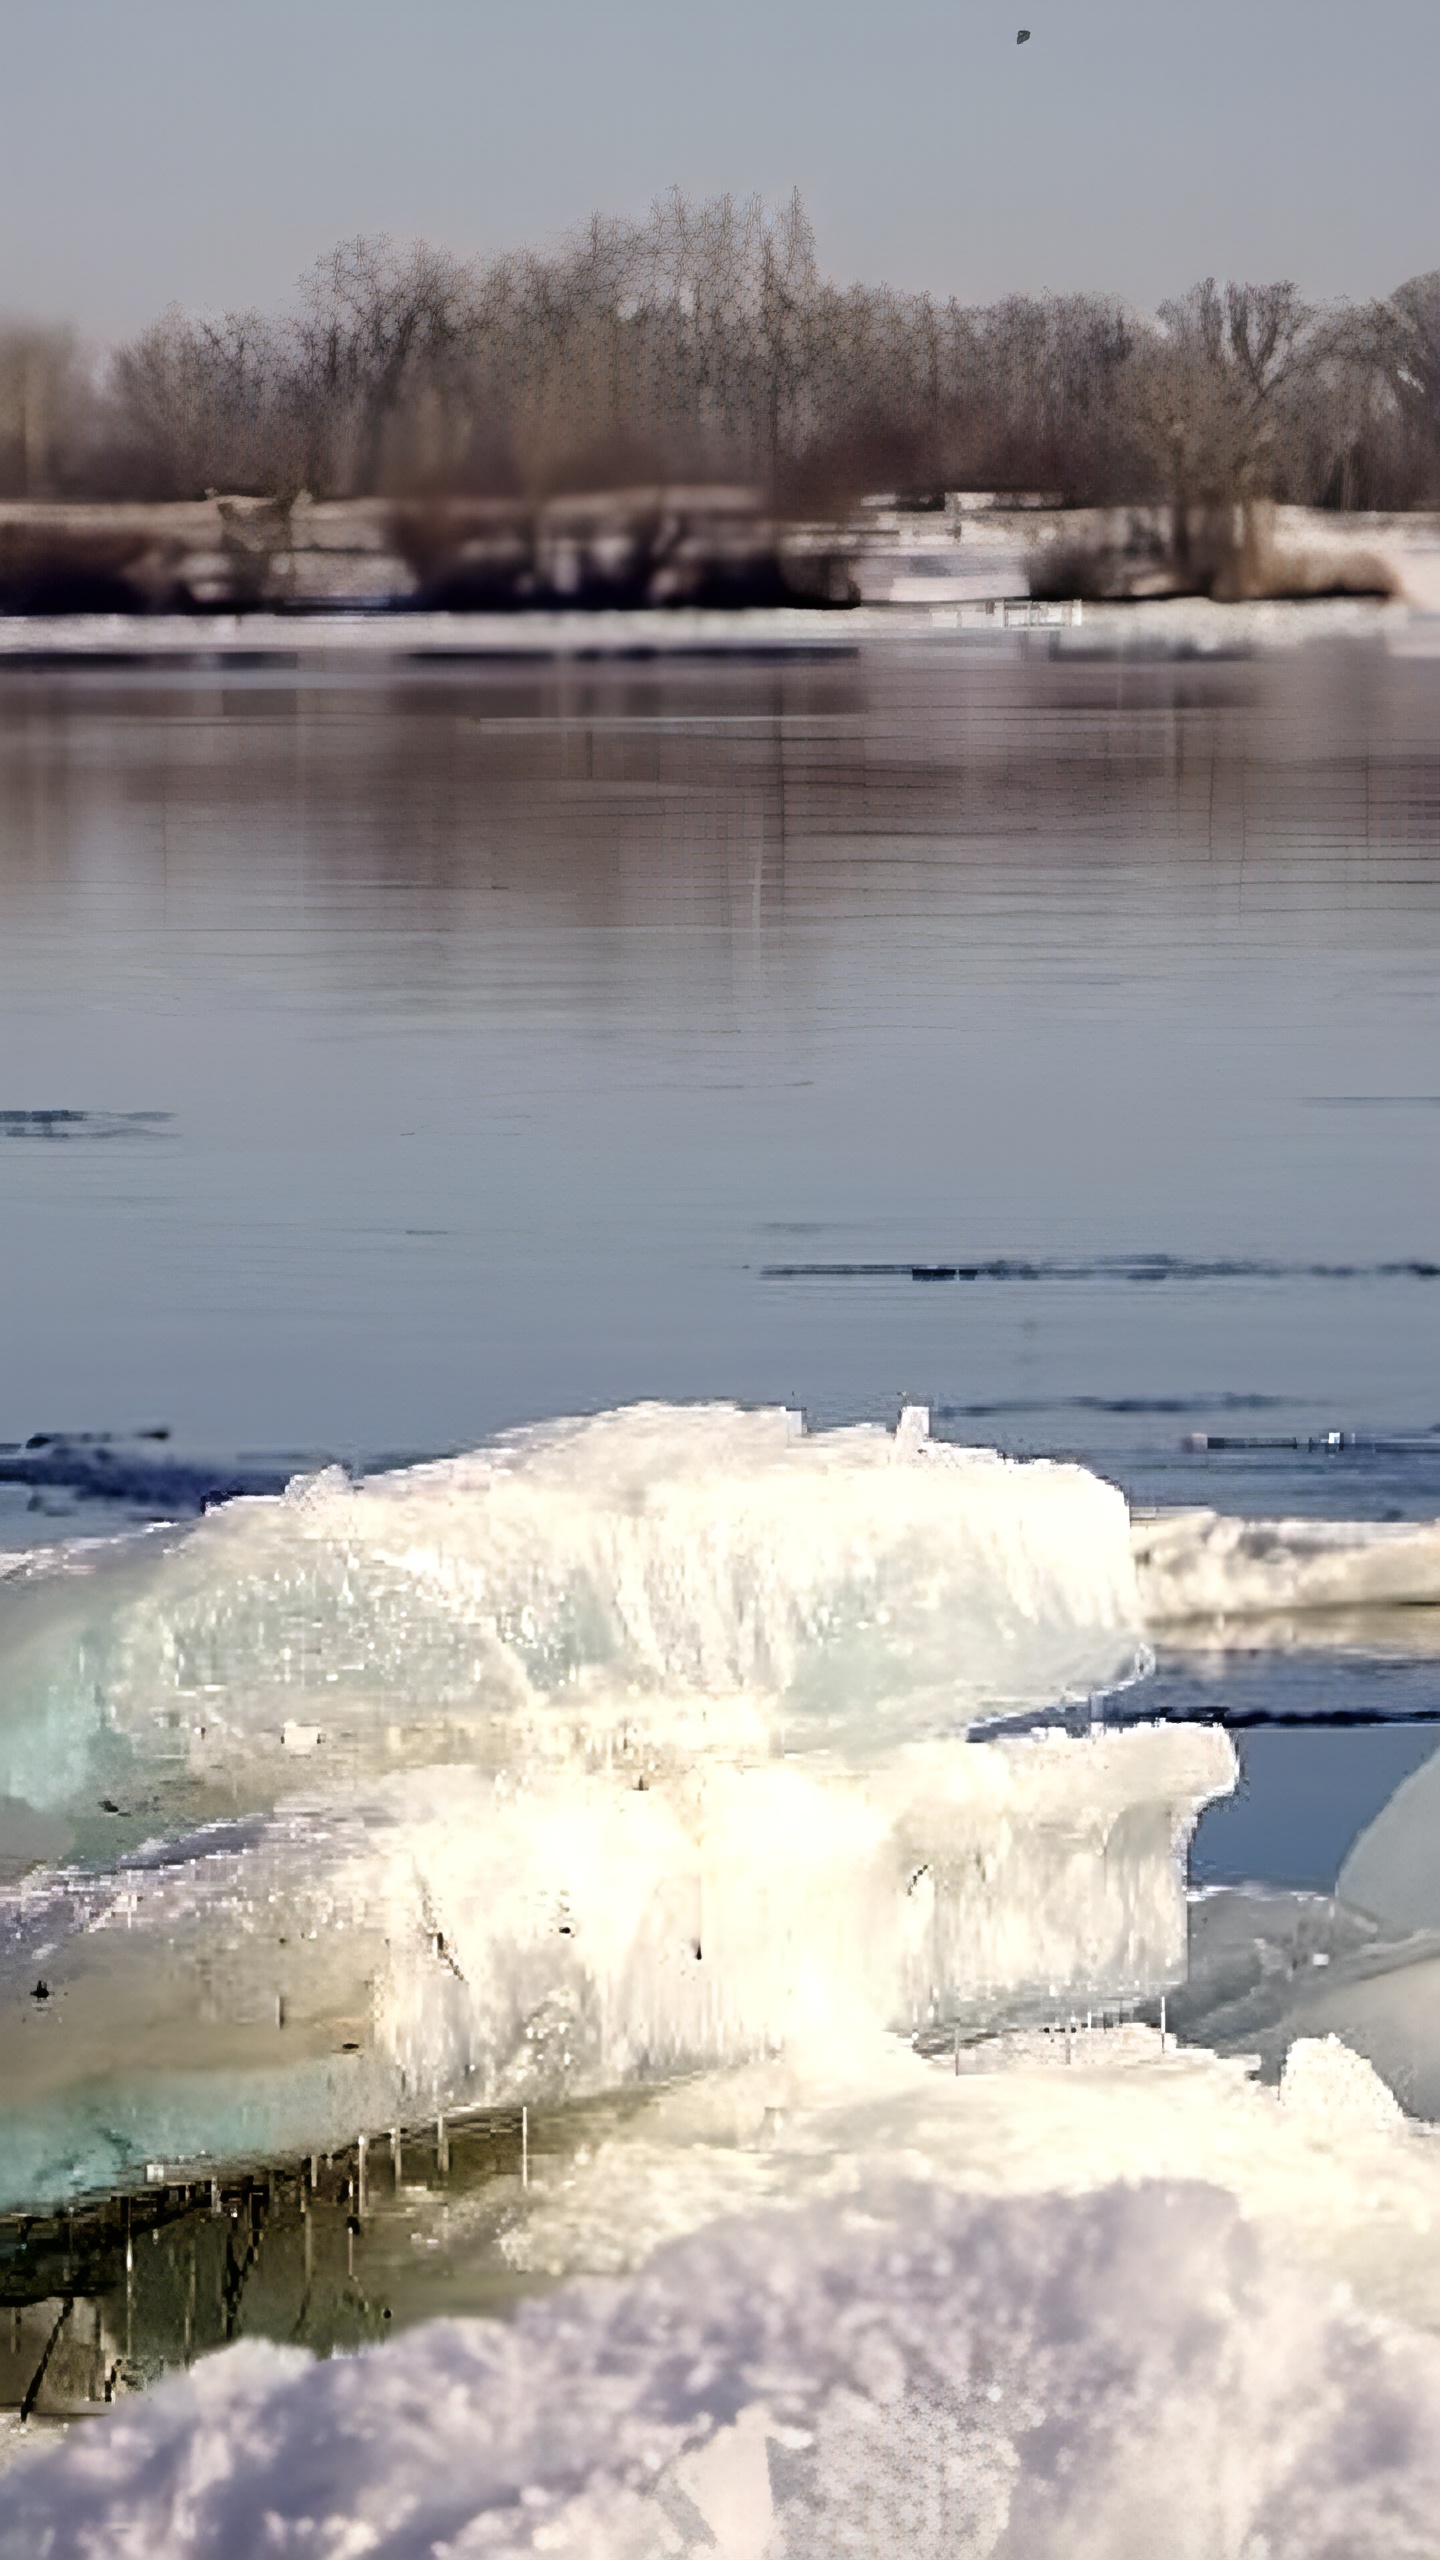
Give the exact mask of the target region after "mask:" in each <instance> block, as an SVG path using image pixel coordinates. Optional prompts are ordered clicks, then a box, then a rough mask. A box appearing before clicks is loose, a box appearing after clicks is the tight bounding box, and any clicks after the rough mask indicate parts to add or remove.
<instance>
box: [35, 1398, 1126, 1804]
mask: <svg viewBox="0 0 1440 2560" xmlns="http://www.w3.org/2000/svg"><path fill="white" fill-rule="evenodd" d="M1137 1624H1138V1606H1137V1600H1136V1590H1135V1578H1134V1570H1133V1566H1132V1564H1131V1561H1130V1554H1129V1547H1128V1538H1127V1523H1126V1513H1125V1506H1124V1502H1123V1500H1122V1497H1121V1496H1120V1494H1119V1493H1117V1492H1116V1491H1115V1489H1114V1488H1113V1487H1112V1486H1109V1485H1105V1484H1102V1483H1101V1482H1100V1481H1099V1480H1098V1479H1097V1478H1096V1477H1094V1476H1092V1475H1089V1474H1087V1473H1086V1471H1085V1470H1084V1469H1082V1468H1079V1467H1074V1466H1060V1465H1052V1464H1050V1463H1049V1462H1045V1461H1039V1462H1035V1463H1032V1464H1028V1465H1017V1464H1014V1463H1012V1462H1010V1461H1007V1460H1005V1459H1002V1458H999V1457H997V1456H995V1455H994V1453H993V1452H989V1451H985V1450H962V1449H954V1448H950V1447H946V1446H941V1445H937V1444H934V1443H932V1442H931V1441H930V1440H929V1438H928V1436H927V1432H926V1426H925V1417H924V1416H923V1414H920V1413H913V1414H909V1415H907V1416H906V1417H905V1419H904V1421H903V1422H902V1425H901V1427H900V1429H899V1431H898V1432H896V1433H894V1434H890V1433H887V1432H884V1431H881V1430H878V1429H873V1428H870V1427H868V1426H866V1427H861V1428H856V1429H852V1430H843V1431H830V1432H822V1433H816V1434H814V1435H808V1436H807V1435H806V1434H805V1433H804V1431H803V1430H802V1428H801V1426H800V1424H799V1421H798V1418H797V1417H796V1416H794V1415H791V1414H787V1413H784V1412H779V1411H768V1412H759V1413H744V1412H741V1411H739V1410H737V1409H736V1408H735V1407H733V1406H728V1405H711V1406H700V1407H676V1406H666V1405H641V1406H635V1407H632V1408H629V1409H628V1410H625V1411H621V1412H616V1413H605V1414H599V1415H596V1416H594V1417H592V1418H591V1419H589V1420H587V1421H577V1422H562V1423H553V1424H548V1425H545V1426H544V1427H541V1428H537V1429H534V1430H531V1431H526V1432H521V1433H517V1434H515V1435H514V1436H513V1437H511V1438H510V1439H508V1440H505V1441H502V1442H500V1443H498V1444H497V1445H496V1446H494V1447H493V1448H491V1449H489V1450H485V1451H482V1452H479V1453H477V1454H476V1455H474V1456H471V1457H468V1458H457V1459H453V1460H448V1461H445V1462H443V1463H440V1464H436V1465H431V1466H425V1467H419V1468H414V1469H411V1470H408V1471H405V1472H402V1473H397V1474H392V1475H386V1476H377V1477H374V1478H371V1479H369V1480H367V1481H366V1482H364V1483H362V1484H358V1485H356V1484H351V1483H350V1482H349V1481H348V1480H347V1479H346V1478H345V1477H344V1476H343V1475H342V1474H341V1473H340V1472H339V1471H338V1470H332V1471H331V1472H329V1473H327V1474H325V1475H322V1476H320V1477H315V1478H310V1479H306V1480H303V1481H299V1482H297V1483H296V1484H295V1485H293V1486H292V1487H291V1489H290V1491H289V1492H288V1493H287V1494H285V1495H284V1496H282V1497H278V1498H275V1499H266V1498H251V1499H244V1500H240V1501H235V1502H230V1503H226V1504H223V1505H221V1506H220V1507H219V1508H217V1509H216V1510H215V1511H213V1512H211V1513H210V1514H208V1515H207V1517H206V1518H205V1519H204V1520H202V1521H201V1522H199V1523H198V1524H197V1525H196V1526H195V1527H194V1528H193V1529H191V1530H189V1531H188V1532H184V1533H171V1534H170V1535H169V1536H168V1537H167V1538H164V1539H161V1540H158V1541H155V1540H152V1541H150V1542H148V1543H145V1544H143V1545H140V1544H137V1543H136V1542H133V1541H132V1542H129V1543H128V1544H117V1546H116V1547H115V1548H114V1549H113V1550H111V1551H109V1552H99V1553H97V1551H96V1550H95V1549H94V1548H89V1549H85V1550H78V1551H76V1553H75V1554H74V1556H73V1557H72V1558H71V1559H70V1560H69V1565H68V1569H66V1568H62V1569H60V1570H58V1571H57V1570H56V1568H55V1567H54V1566H53V1565H50V1566H48V1567H46V1568H44V1569H40V1568H36V1569H34V1570H33V1571H27V1572H23V1573H16V1574H11V1575H10V1576H9V1577H8V1578H7V1579H6V1581H5V1583H4V1585H3V1586H0V1701H3V1704H0V1798H4V1797H9V1798H11V1799H14V1800H18V1801H23V1802H25V1803H28V1804H29V1805H30V1806H31V1807H32V1808H35V1809H51V1810H63V1809H66V1808H74V1809H79V1810H85V1809H87V1808H89V1807H90V1806H91V1805H92V1804H93V1801H94V1799H95V1797H96V1796H97V1795H98V1794H100V1793H102V1792H106V1791H108V1792H109V1793H110V1794H111V1795H112V1796H113V1797H115V1799H116V1800H117V1801H119V1800H120V1799H121V1797H122V1796H123V1793H124V1789H125V1787H126V1786H127V1785H129V1786H131V1788H132V1790H133V1787H134V1786H138V1785H141V1784H149V1783H153V1782H155V1781H157V1780H158V1781H159V1782H160V1783H162V1784H168V1786H169V1787H171V1788H172V1789H173V1790H178V1791H180V1792H182V1793H183V1791H184V1789H185V1788H186V1787H187V1786H188V1787H189V1788H190V1789H191V1790H192V1791H193V1790H195V1789H204V1788H209V1789H211V1790H212V1791H217V1790H218V1791H221V1792H222V1793H224V1794H225V1795H227V1796H228V1798H229V1800H230V1801H231V1802H232V1803H235V1804H238V1805H252V1804H259V1803H264V1802H266V1801H273V1800H274V1798H275V1796H276V1795H277V1794H279V1793H282V1792H284V1791H285V1790H286V1788H287V1787H288V1786H289V1785H290V1784H292V1783H293V1761H292V1760H291V1759H290V1758H289V1756H288V1754H289V1752H290V1751H293V1750H294V1749H296V1748H302V1749H307V1750H313V1752H314V1753H315V1754H316V1755H317V1760H318V1764H319V1765H321V1766H323V1767H324V1768H325V1770H326V1771H327V1772H328V1773H330V1774H332V1775H335V1776H344V1777H346V1778H349V1779H353V1778H355V1777H357V1776H362V1777H363V1776H368V1775H370V1774H373V1773H374V1772H376V1771H377V1770H380V1769H390V1768H393V1767H394V1766H395V1765H396V1764H397V1762H399V1761H402V1760H404V1761H410V1762H427V1761H430V1760H433V1759H435V1758H436V1757H442V1758H446V1759H460V1758H464V1759H470V1760H474V1761H477V1762H480V1763H483V1764H485V1765H488V1766H491V1767H498V1766H501V1765H507V1764H509V1763H510V1762H512V1761H513V1759H514V1758H515V1756H516V1753H517V1751H521V1750H524V1751H531V1752H538V1753H540V1754H542V1755H548V1756H551V1757H554V1758H558V1759H560V1760H570V1759H572V1758H574V1757H575V1756H577V1755H579V1756H586V1755H589V1756H596V1755H598V1756H601V1757H605V1756H613V1755H614V1754H616V1753H617V1752H618V1753H620V1754H621V1755H628V1756H629V1757H631V1758H632V1759H633V1758H635V1757H636V1756H637V1755H640V1757H641V1758H642V1759H643V1756H644V1755H645V1754H647V1753H648V1754H650V1755H652V1756H654V1757H657V1758H659V1759H662V1760H663V1759H667V1758H675V1757H678V1758H680V1759H682V1760H684V1759H689V1758H693V1757H695V1756H696V1755H704V1754H707V1753H709V1752H711V1751H713V1750H714V1749H715V1748H717V1747H718V1748H724V1749H730V1750H741V1751H746V1752H750V1753H752V1754H753V1753H754V1752H756V1751H759V1752H762V1753H763V1752H768V1751H769V1750H771V1749H774V1748H777V1747H778V1748H784V1749H785V1750H787V1751H791V1752H794V1751H796V1750H802V1749H805V1748H808V1747H811V1746H813V1745H823V1746H825V1747H826V1748H834V1747H837V1746H838V1747H841V1748H843V1749H844V1750H845V1751H846V1752H847V1753H849V1754H851V1755H852V1756H853V1755H860V1756H873V1755H874V1754H875V1753H876V1752H879V1753H881V1754H883V1752H884V1751H885V1750H886V1749H887V1748H888V1747H889V1746H890V1744H891V1743H892V1742H893V1741H895V1740H898V1739H900V1738H903V1737H906V1736H914V1735H916V1734H922V1733H930V1732H937V1731H939V1732H955V1731H961V1730H963V1729H964V1728H965V1727H966V1725H967V1724H968V1723H969V1722H971V1721H972V1720H973V1719H974V1718H975V1717H976V1716H978V1715H981V1714H984V1713H986V1712H992V1711H994V1710H996V1709H997V1708H1004V1707H1025V1706H1041V1705H1047V1704H1050V1703H1051V1702H1053V1701H1054V1700H1055V1699H1057V1698H1060V1697H1066V1696H1077V1695H1078V1696H1085V1695H1088V1694H1091V1693H1092V1692H1094V1691H1095V1690H1096V1689H1098V1688H1103V1687H1105V1686H1106V1685H1108V1684H1111V1683H1113V1682H1115V1681H1116V1680H1119V1679H1123V1678H1125V1677H1127V1676H1128V1675H1129V1674H1130V1673H1131V1672H1133V1670H1134V1668H1135V1665H1136V1661H1137V1648H1138V1641H1139V1640H1138V1637H1137V1633H1136V1629H1137Z"/></svg>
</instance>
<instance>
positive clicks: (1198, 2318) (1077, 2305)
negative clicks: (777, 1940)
mask: <svg viewBox="0 0 1440 2560" xmlns="http://www.w3.org/2000/svg"><path fill="white" fill-rule="evenodd" d="M1437 2512H1440V2344H1437V2343H1436V2342H1435V2341H1434V2340H1431V2339H1428V2338H1423V2337H1420V2336H1418V2335H1416V2334H1414V2333H1410V2332H1407V2331H1405V2330H1402V2329H1399V2328H1395V2327H1393V2326H1389V2325H1387V2324H1385V2323H1382V2322H1378V2321H1375V2320H1372V2319H1368V2318H1365V2317H1362V2316H1361V2315H1360V2314H1358V2313H1357V2312H1355V2311H1354V2310H1353V2309H1351V2308H1349V2307H1348V2306H1347V2305H1346V2304H1345V2303H1344V2301H1343V2300H1341V2299H1339V2298H1337V2297H1336V2295H1335V2294H1334V2292H1333V2289H1328V2288H1326V2287H1324V2286H1322V2285H1320V2284H1318V2283H1317V2282H1316V2281H1315V2280H1314V2278H1312V2277H1309V2276H1306V2275H1304V2274H1301V2273H1299V2272H1297V2271H1295V2270H1293V2269H1291V2268H1290V2267H1289V2266H1288V2265H1287V2264H1286V2263H1285V2262H1284V2261H1283V2260H1280V2259H1278V2258H1276V2257H1275V2256H1273V2255H1272V2254H1270V2253H1269V2252H1268V2251H1267V2249H1266V2248H1265V2246H1264V2244H1263V2243H1262V2242H1261V2241H1260V2240H1259V2239H1258V2238H1257V2236H1256V2235H1255V2233H1254V2232H1253V2231H1252V2230H1251V2229H1250V2228H1249V2227H1248V2226H1247V2225H1246V2224H1245V2223H1244V2221H1243V2220H1242V2219H1241V2217H1240V2215H1239V2213H1238V2211H1237V2209H1236V2207H1235V2205H1234V2204H1233V2202H1232V2201H1231V2200H1230V2199H1229V2198H1227V2197H1225V2196H1223V2195H1222V2194H1220V2193H1219V2192H1218V2191H1216V2190H1215V2189H1213V2188H1207V2187H1203V2186H1189V2185H1177V2184H1171V2185H1165V2184H1159V2183H1156V2184H1149V2185H1144V2186H1139V2187H1112V2188H1109V2189H1106V2190H1105V2191H1103V2192H1101V2193H1099V2194H1095V2195H1091V2196H1088V2197H1085V2198H1082V2199H1073V2198H1069V2199H1067V2198H1060V2197H1055V2196H1047V2197H1043V2198H1038V2199H1027V2200H1020V2201H1009V2202H1004V2203H977V2202H974V2201H968V2202H967V2201H963V2200H961V2199H959V2198H956V2197H953V2196H947V2195H945V2194H943V2193H940V2192H938V2191H936V2190H934V2189H929V2188H924V2187H919V2186H915V2185H912V2184H908V2183H905V2182H903V2181H898V2180H895V2181H892V2180H889V2179H886V2178H883V2177H881V2176H878V2175H872V2176H871V2177H870V2179H869V2181H868V2183H866V2184H865V2185H864V2186H863V2187H862V2188H861V2189H860V2190H859V2192H858V2193H857V2194H856V2196H855V2198H854V2199H853V2201H852V2202H851V2203H850V2204H849V2205H847V2206H843V2207H841V2206H835V2205H821V2206H814V2207H811V2208H809V2209H806V2210H802V2211H799V2212H796V2213H791V2214H786V2215H781V2216H766V2215H760V2216H756V2217H754V2218H752V2219H749V2220H741V2221H735V2222H731V2223H727V2224H720V2225H716V2226H712V2227H711V2228H710V2229H708V2230H706V2231H704V2232H702V2233H700V2234H698V2235H697V2236H696V2237H694V2238H693V2239H690V2240H687V2241H684V2242H681V2243H679V2244H677V2245H675V2246H673V2247H672V2248H670V2249H668V2250H665V2251H662V2252H661V2253H660V2254H659V2255H658V2256H657V2257H656V2258H655V2259H653V2260H652V2261H651V2263H650V2265H649V2266H648V2267H647V2268H646V2269H645V2270H644V2271H642V2272H641V2273H640V2274H639V2275H638V2276H636V2277H634V2278H631V2279H629V2280H628V2281H625V2282H621V2283H603V2282H602V2283H596V2282H590V2283H586V2284H579V2285H572V2286H570V2287H567V2288H564V2289H562V2290H561V2291H559V2292H557V2293H555V2294H553V2295H551V2296H550V2297H548V2298H547V2299H546V2300H544V2301H543V2302H538V2303H532V2304H530V2305H528V2306H527V2307H526V2308H525V2309H523V2310H522V2311H521V2312H520V2314H519V2315H518V2317H517V2318H516V2319H515V2320H514V2321H513V2323H511V2324H509V2325H500V2324H498V2323H494V2322H485V2321H443V2322H434V2323H431V2324H429V2325H428V2326H426V2327H423V2328H421V2329H418V2330H415V2331H413V2332H411V2333H410V2334H409V2335H408V2336H406V2337H404V2338H402V2339H400V2340H399V2341H397V2342H396V2343H395V2344H394V2345H393V2346H390V2347H387V2348H384V2349H382V2350H380V2351H378V2352H370V2353H366V2354H362V2355H359V2356H355V2357H353V2358H346V2357H337V2358H336V2359H334V2360H333V2361H332V2362H330V2363H326V2364H315V2363H312V2362H310V2361H309V2359H308V2358H307V2357H305V2356H304V2355H303V2354H302V2353H300V2352H299V2351H297V2350H295V2349H287V2348H280V2347H272V2346H264V2345H259V2344H248V2345H241V2346H237V2347H232V2348H230V2349H227V2350H226V2351H224V2352H223V2353H221V2354H219V2355H216V2356H214V2357H212V2358H210V2359H209V2360H208V2361H206V2362H205V2363H202V2364H201V2365H199V2366H198V2367H196V2368H195V2369H194V2370H193V2371H192V2372H191V2373H189V2374H188V2375H186V2376H185V2377H183V2378H180V2379H176V2380H173V2381H169V2382H166V2383H162V2384H161V2385H160V2386H159V2387H157V2388H156V2389H155V2390H154V2391H152V2392H151V2393H149V2394H148V2395H146V2396H145V2397H144V2398H142V2399H140V2400H138V2401H136V2402H134V2403H131V2404H129V2405H125V2406H121V2407H119V2408H117V2409H115V2410H114V2411H112V2412H110V2413H108V2414H107V2415H106V2416H104V2417H103V2418H97V2419H96V2420H94V2421H93V2422H92V2423H90V2424H89V2425H87V2426H86V2427H85V2428H84V2429H83V2430H80V2431H78V2432H77V2433H76V2434H75V2435H73V2436H72V2437H71V2438H70V2439H69V2440H68V2442H66V2443H65V2444H64V2445H63V2446H62V2447H61V2448H59V2449H58V2450H56V2451H51V2452H46V2453H42V2454H39V2455H37V2456H34V2457H31V2458H27V2459H24V2460H22V2461H21V2462H20V2463H18V2464H17V2465H16V2466H15V2467H14V2468H13V2469H12V2470H11V2471H10V2473H9V2474H8V2476H7V2477H6V2479H5V2480H4V2482H3V2483H0V2560H62V2555H64V2560H71V2555H76V2560H78V2555H82V2554H83V2555H87V2560H99V2555H101V2554H104V2555H106V2560H140V2555H143V2560H253V2556H254V2555H256V2554H259V2553H261V2552H264V2553H269V2554H275V2555H277V2560H285V2555H292V2556H293V2560H299V2555H301V2554H304V2555H305V2560H321V2555H323V2560H342V2555H343V2560H351V2555H360V2554H364V2555H366V2560H422V2555H423V2560H438V2555H443V2560H480V2555H482V2554H483V2555H485V2560H494V2555H498V2554H511V2553H532V2552H533V2553H538V2552H542V2551H543V2552H549V2553H558V2554H562V2555H564V2554H572V2555H575V2560H660V2555H662V2554H666V2555H669V2560H681V2555H689V2554H696V2555H698V2554H699V2553H700V2552H702V2551H705V2552H718V2553H720V2554H721V2555H722V2560H781V2555H784V2560H836V2555H840V2554H843V2553H847V2552H854V2553H856V2554H863V2555H866V2560H870V2555H876V2560H878V2555H881V2554H889V2553H897V2554H898V2553H901V2552H903V2553H904V2554H905V2555H906V2560H931V2555H934V2560H941V2555H944V2560H1155V2555H1157V2554H1161V2553H1163V2554H1164V2555H1165V2560H1241V2555H1244V2560H1260V2555H1264V2560H1336V2555H1339V2554H1342V2553H1343V2554H1344V2555H1345V2560H1404V2556H1405V2555H1419V2554H1421V2553H1426V2554H1433V2552H1434V2549H1435V2517H1436V2514H1437Z"/></svg>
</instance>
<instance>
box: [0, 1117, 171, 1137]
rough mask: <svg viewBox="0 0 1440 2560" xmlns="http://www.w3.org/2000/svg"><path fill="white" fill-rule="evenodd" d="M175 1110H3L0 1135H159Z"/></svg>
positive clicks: (169, 1122) (0, 1119) (168, 1125)
mask: <svg viewBox="0 0 1440 2560" xmlns="http://www.w3.org/2000/svg"><path fill="white" fill-rule="evenodd" d="M174 1118H175V1114H174V1112H173V1111H59V1110H56V1111H0V1138H48V1139H64V1138H158V1137H160V1136H161V1135H162V1134H163V1133H164V1132H165V1131H166V1130H168V1129H169V1127H170V1126H171V1123H172V1122H173V1120H174Z"/></svg>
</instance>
